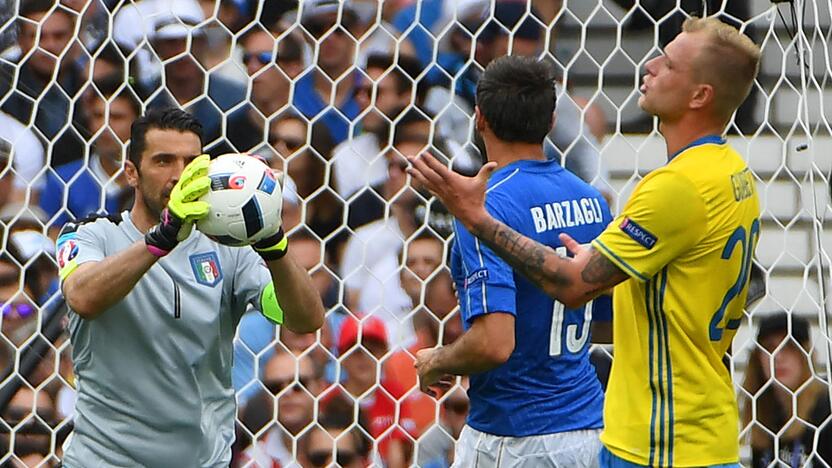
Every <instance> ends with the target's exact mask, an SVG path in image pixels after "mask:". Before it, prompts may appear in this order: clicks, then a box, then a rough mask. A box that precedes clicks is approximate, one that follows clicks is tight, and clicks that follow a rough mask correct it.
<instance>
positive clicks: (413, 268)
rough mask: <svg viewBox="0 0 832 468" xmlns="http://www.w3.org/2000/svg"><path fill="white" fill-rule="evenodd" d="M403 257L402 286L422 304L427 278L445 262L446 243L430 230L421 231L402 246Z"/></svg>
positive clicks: (416, 303) (417, 302)
mask: <svg viewBox="0 0 832 468" xmlns="http://www.w3.org/2000/svg"><path fill="white" fill-rule="evenodd" d="M401 258H402V264H403V266H404V268H402V269H401V284H402V288H403V289H404V291H405V292H406V293H407V295H408V296H409V297H410V301H411V302H412V303H413V304H414V305H420V304H422V293H423V291H424V290H425V286H426V285H427V280H428V279H429V278H430V277H431V276H433V274H434V273H436V272H437V271H438V270H439V268H440V267H442V266H443V265H444V264H445V243H444V242H443V241H442V239H441V238H439V237H438V236H437V235H436V234H434V233H432V232H430V231H427V230H425V231H420V232H419V233H417V234H416V235H415V236H414V237H412V238H411V239H410V241H409V242H408V243H407V244H406V245H405V246H404V247H403V248H402V255H401Z"/></svg>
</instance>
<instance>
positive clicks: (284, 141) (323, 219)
mask: <svg viewBox="0 0 832 468" xmlns="http://www.w3.org/2000/svg"><path fill="white" fill-rule="evenodd" d="M269 127H270V131H269V142H270V143H271V145H272V147H274V148H275V149H276V150H277V152H278V153H279V154H278V156H280V157H281V158H282V159H283V160H284V161H285V163H284V164H285V166H286V167H285V171H286V174H288V175H289V177H290V178H291V179H292V180H293V181H294V182H295V185H296V187H297V194H298V196H299V197H300V199H302V200H303V201H302V204H303V205H304V206H305V210H304V211H305V213H304V217H303V223H304V224H305V225H306V226H307V227H308V228H309V229H310V230H311V231H312V232H314V233H315V234H317V235H318V236H319V237H321V238H322V239H325V238H326V237H327V236H329V235H330V234H331V233H333V232H334V231H336V230H338V229H339V228H340V227H341V225H342V223H343V221H342V218H343V209H344V203H343V201H342V200H341V199H340V198H338V196H337V195H336V194H335V192H334V191H332V190H331V189H329V188H328V187H327V177H326V172H327V161H328V160H329V157H330V154H331V152H332V140H331V138H330V135H329V133H328V131H327V129H326V126H324V125H323V124H322V123H321V122H316V123H315V124H314V125H312V126H311V127H312V131H311V134H310V132H309V124H308V123H307V121H306V119H304V118H303V117H302V116H299V115H297V114H294V113H285V114H283V115H280V116H278V117H277V118H274V119H273V120H272V121H271V124H270V126H269ZM307 135H311V140H309V142H308V144H307ZM322 187H323V188H324V189H323V190H321V188H322ZM334 242H335V240H334V239H333V240H331V241H328V243H327V248H328V249H329V248H334V245H333V243H334Z"/></svg>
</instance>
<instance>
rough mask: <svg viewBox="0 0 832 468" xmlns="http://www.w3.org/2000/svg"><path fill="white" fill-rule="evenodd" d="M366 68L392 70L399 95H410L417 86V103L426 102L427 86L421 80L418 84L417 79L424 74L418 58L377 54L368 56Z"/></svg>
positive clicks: (391, 74)
mask: <svg viewBox="0 0 832 468" xmlns="http://www.w3.org/2000/svg"><path fill="white" fill-rule="evenodd" d="M364 68H365V69H366V70H369V69H370V68H377V69H381V70H391V71H390V76H394V77H395V78H396V92H397V93H399V94H402V93H409V92H410V91H411V89H413V86H414V84H415V85H416V101H417V102H421V101H422V100H424V97H425V94H426V93H427V89H426V86H425V85H424V82H425V80H419V81H418V82H417V78H418V77H419V74H420V73H422V68H423V67H422V65H421V64H420V63H419V60H417V59H416V58H414V57H411V56H409V55H399V57H398V58H396V57H395V56H394V55H393V54H385V53H380V52H375V53H372V54H370V55H368V56H367V65H366V66H365V67H364Z"/></svg>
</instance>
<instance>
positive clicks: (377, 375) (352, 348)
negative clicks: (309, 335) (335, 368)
mask: <svg viewBox="0 0 832 468" xmlns="http://www.w3.org/2000/svg"><path fill="white" fill-rule="evenodd" d="M338 352H339V362H340V364H341V366H342V368H343V369H344V370H345V371H346V376H344V375H343V374H342V380H341V382H340V383H341V385H340V386H333V387H330V388H329V389H328V390H326V391H325V392H324V393H323V394H322V395H321V399H320V405H321V411H323V412H327V408H329V407H331V406H332V405H336V406H337V405H346V406H347V407H348V408H352V407H353V405H354V404H358V408H359V411H358V415H359V418H358V422H359V424H361V425H362V427H363V428H364V430H366V431H367V432H368V433H369V434H370V436H371V437H372V438H373V441H374V444H375V451H374V453H377V454H378V455H379V456H380V457H381V460H382V461H383V462H384V463H385V464H386V466H388V467H391V468H395V467H402V466H407V465H408V460H409V458H410V452H411V449H412V447H411V443H410V440H411V437H412V435H413V434H414V431H415V424H414V422H413V419H412V414H413V413H412V410H411V408H410V404H409V402H408V401H407V399H405V398H403V397H404V391H403V390H402V389H401V387H400V386H399V384H398V382H395V381H392V380H390V379H388V378H386V376H385V375H383V374H382V373H381V372H380V367H381V365H380V362H381V360H382V359H383V357H384V356H385V355H386V354H387V352H388V343H387V331H386V330H385V327H384V322H382V321H381V320H379V319H377V318H375V317H365V318H363V319H361V322H360V323H359V321H358V320H356V319H355V318H348V319H346V320H345V321H344V324H343V327H342V329H341V331H340V334H339V338H338ZM348 414H356V413H355V412H354V411H349V413H348Z"/></svg>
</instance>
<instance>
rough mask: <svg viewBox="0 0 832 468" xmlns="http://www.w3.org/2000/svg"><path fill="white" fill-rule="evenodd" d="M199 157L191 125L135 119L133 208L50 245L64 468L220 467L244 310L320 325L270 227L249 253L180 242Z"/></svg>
mask: <svg viewBox="0 0 832 468" xmlns="http://www.w3.org/2000/svg"><path fill="white" fill-rule="evenodd" d="M201 153H202V141H201V126H200V124H199V122H197V121H196V120H195V119H194V118H193V117H192V116H191V115H190V114H187V113H186V112H183V111H181V110H178V109H168V110H162V111H151V112H150V113H148V114H147V115H145V116H143V117H140V118H139V119H137V120H136V121H135V122H133V125H132V127H131V136H130V147H129V149H128V154H129V161H127V162H126V164H125V172H126V175H127V179H128V181H129V183H130V185H131V186H132V187H133V188H134V189H135V201H134V204H133V207H132V209H131V210H130V211H129V212H124V213H121V214H119V215H115V216H109V217H102V216H99V217H92V218H88V219H86V220H83V221H80V222H78V223H75V224H67V225H66V226H65V227H64V229H63V231H62V232H61V235H60V237H59V238H58V252H59V253H58V263H59V272H60V279H61V289H62V291H63V294H64V297H65V298H66V301H67V304H68V305H69V308H70V314H69V331H70V338H71V341H72V360H73V364H74V368H75V374H76V376H77V379H78V380H77V382H78V383H77V390H78V401H77V403H76V417H75V427H74V430H73V434H72V435H71V436H70V437H69V439H68V440H67V443H66V445H65V458H64V460H63V462H64V466H67V467H72V468H74V467H85V466H148V467H150V466H152V467H197V466H198V467H214V466H217V467H219V466H229V463H230V461H231V444H232V442H233V441H234V415H235V410H236V407H235V406H236V405H235V400H234V390H233V388H232V386H231V363H232V351H231V350H232V339H233V337H234V333H235V329H236V327H237V323H238V321H239V319H240V317H241V316H242V314H243V312H245V310H246V307H247V306H248V305H249V304H251V305H253V306H255V307H257V308H258V309H259V310H261V311H262V312H263V313H264V314H265V315H266V316H267V317H269V318H271V319H272V320H273V321H274V322H276V323H283V324H284V325H286V326H287V327H288V328H290V329H291V330H293V331H296V332H301V333H303V332H311V331H314V330H316V329H318V328H319V327H320V326H321V324H322V322H323V306H322V305H321V301H320V299H319V297H318V294H317V292H316V291H315V288H314V287H312V284H311V281H310V278H309V276H308V275H307V273H306V272H305V271H304V270H302V269H301V268H299V267H298V266H297V265H296V264H295V262H294V261H293V260H292V259H291V258H290V257H288V256H285V254H286V251H287V241H286V238H285V237H284V235H283V230H282V229H281V230H280V231H279V232H278V233H276V234H275V235H274V236H273V237H271V238H270V239H268V240H266V241H263V242H261V243H259V244H256V245H254V248H253V249H252V248H248V247H244V248H233V247H227V246H223V245H220V244H217V243H215V242H213V241H211V240H210V239H208V238H207V237H206V236H204V235H202V234H201V233H199V232H193V223H194V222H195V221H197V220H198V219H200V218H202V217H204V216H206V215H207V213H208V209H209V206H208V205H207V204H206V203H205V202H203V201H199V200H198V199H199V198H200V197H201V196H202V195H203V194H205V193H206V192H207V191H208V189H209V186H210V180H209V178H208V176H207V173H208V163H209V159H208V156H205V155H203V156H198V155H200V154H201ZM159 220H161V221H159ZM277 298H279V300H280V302H279V303H278V301H277Z"/></svg>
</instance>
